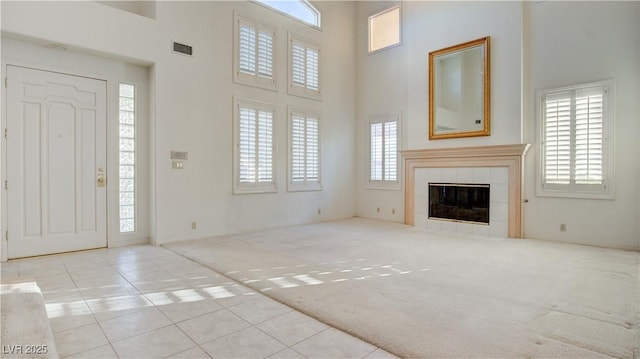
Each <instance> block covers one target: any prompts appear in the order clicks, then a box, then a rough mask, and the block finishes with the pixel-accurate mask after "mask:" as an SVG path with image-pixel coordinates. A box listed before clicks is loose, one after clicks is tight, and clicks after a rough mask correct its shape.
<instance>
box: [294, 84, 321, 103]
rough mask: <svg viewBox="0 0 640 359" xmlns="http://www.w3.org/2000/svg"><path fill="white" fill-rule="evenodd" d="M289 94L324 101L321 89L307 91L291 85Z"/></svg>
mask: <svg viewBox="0 0 640 359" xmlns="http://www.w3.org/2000/svg"><path fill="white" fill-rule="evenodd" d="M288 94H289V95H293V96H298V97H303V98H308V99H311V100H316V101H322V96H321V95H320V91H318V92H314V91H306V90H304V89H302V88H300V89H298V88H296V87H293V86H289V91H288Z"/></svg>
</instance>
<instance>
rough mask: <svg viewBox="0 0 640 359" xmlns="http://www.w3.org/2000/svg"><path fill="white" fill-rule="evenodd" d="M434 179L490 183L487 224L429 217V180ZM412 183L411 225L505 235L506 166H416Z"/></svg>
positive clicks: (445, 230)
mask: <svg viewBox="0 0 640 359" xmlns="http://www.w3.org/2000/svg"><path fill="white" fill-rule="evenodd" d="M434 182H437V183H465V184H488V185H489V186H490V193H489V225H486V224H474V223H462V222H453V221H447V220H438V219H428V218H427V217H428V215H429V183H434ZM415 187H416V188H415V191H414V193H415V194H414V202H413V203H414V219H413V224H414V226H416V227H422V228H426V229H428V230H430V231H436V232H440V231H444V232H459V233H472V234H479V235H484V236H491V237H507V235H508V224H509V216H508V214H509V213H508V206H509V201H508V198H509V171H508V168H507V167H458V168H451V167H445V168H440V167H433V168H416V172H415Z"/></svg>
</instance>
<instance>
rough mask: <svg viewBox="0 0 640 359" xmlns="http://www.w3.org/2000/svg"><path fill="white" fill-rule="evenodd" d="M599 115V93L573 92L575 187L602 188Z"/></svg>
mask: <svg viewBox="0 0 640 359" xmlns="http://www.w3.org/2000/svg"><path fill="white" fill-rule="evenodd" d="M602 114H603V101H602V92H601V91H600V89H597V90H593V89H592V90H584V91H578V92H577V94H576V125H575V126H576V130H575V133H576V135H575V151H576V159H575V179H576V183H578V184H602V155H603V154H602V147H603V140H604V138H603V123H602V119H603V117H602Z"/></svg>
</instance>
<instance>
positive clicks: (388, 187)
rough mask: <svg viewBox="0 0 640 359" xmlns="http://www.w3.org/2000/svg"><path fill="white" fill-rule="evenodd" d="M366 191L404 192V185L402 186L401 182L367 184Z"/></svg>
mask: <svg viewBox="0 0 640 359" xmlns="http://www.w3.org/2000/svg"><path fill="white" fill-rule="evenodd" d="M365 189H367V190H382V191H401V190H402V185H400V182H397V183H396V182H393V183H371V182H369V184H367V186H366V187H365Z"/></svg>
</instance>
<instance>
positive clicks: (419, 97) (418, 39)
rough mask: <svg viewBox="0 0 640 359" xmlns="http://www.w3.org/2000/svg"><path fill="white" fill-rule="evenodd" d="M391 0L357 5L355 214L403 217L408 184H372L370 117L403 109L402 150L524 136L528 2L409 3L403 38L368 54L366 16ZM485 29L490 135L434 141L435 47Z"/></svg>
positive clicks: (405, 8)
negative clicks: (431, 82) (431, 63)
mask: <svg viewBox="0 0 640 359" xmlns="http://www.w3.org/2000/svg"><path fill="white" fill-rule="evenodd" d="M392 4H393V3H389V2H358V5H357V25H358V29H357V33H358V46H357V50H358V187H357V193H358V202H357V214H358V216H362V217H368V218H380V219H385V220H391V221H396V222H402V221H403V220H404V194H403V193H402V191H381V190H372V189H366V186H367V171H366V166H367V135H368V127H367V126H368V121H369V119H370V117H371V116H372V115H375V114H378V113H385V112H400V111H402V114H403V117H402V129H403V139H402V144H401V145H402V148H403V149H417V148H439V147H463V146H483V145H499V144H514V143H520V142H521V135H520V131H521V121H520V119H521V113H520V111H521V109H520V102H521V87H522V83H521V74H520V58H521V56H520V54H521V27H522V5H521V3H519V2H449V1H435V2H425V1H407V2H403V3H402V13H403V44H402V45H401V46H399V47H396V48H392V49H389V50H386V51H382V52H379V53H375V54H372V55H367V54H366V51H367V48H366V44H367V19H368V17H369V16H371V15H373V14H375V13H376V12H378V11H380V10H383V9H385V8H388V7H390V6H391V5H392ZM484 36H490V37H491V71H492V72H491V90H492V92H491V136H490V137H476V138H467V139H449V140H433V141H429V139H428V133H429V130H428V129H429V127H428V125H429V122H428V110H429V104H428V91H429V88H428V73H429V72H428V70H429V69H428V66H427V65H428V64H427V60H428V55H429V52H431V51H435V50H439V49H441V48H445V47H448V46H451V45H456V44H459V43H463V42H466V41H470V40H475V39H478V38H481V37H484ZM402 180H404V178H403V179H402ZM378 207H380V208H381V211H380V213H378V212H377V208H378ZM393 208H395V209H396V213H395V215H393V214H392V209H393Z"/></svg>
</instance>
